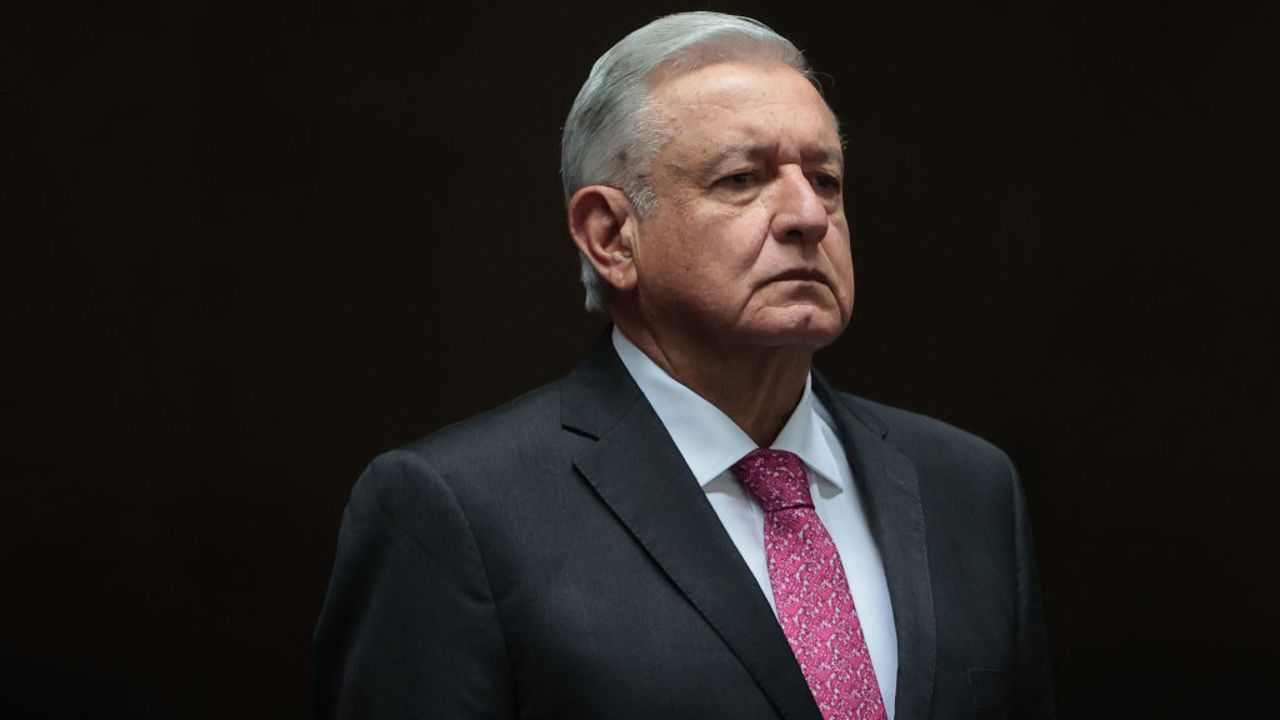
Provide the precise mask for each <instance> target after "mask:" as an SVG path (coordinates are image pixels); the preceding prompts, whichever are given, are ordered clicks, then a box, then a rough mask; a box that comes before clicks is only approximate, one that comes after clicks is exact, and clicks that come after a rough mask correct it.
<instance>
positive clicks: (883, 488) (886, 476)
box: [814, 372, 937, 718]
mask: <svg viewBox="0 0 1280 720" xmlns="http://www.w3.org/2000/svg"><path fill="white" fill-rule="evenodd" d="M814 390H815V392H816V393H817V394H818V397H819V399H821V400H822V402H823V404H824V405H826V407H827V408H828V409H829V410H830V411H831V414H832V417H833V418H834V420H835V422H836V432H837V433H839V435H840V441H841V442H842V443H843V444H844V447H845V454H846V455H848V457H849V464H850V466H851V467H852V469H853V476H854V481H855V482H856V483H857V485H858V489H859V492H861V493H862V496H863V498H864V504H865V507H866V508H867V514H868V515H869V520H870V524H871V533H872V536H873V537H875V540H876V545H877V547H878V548H879V550H880V558H881V560H882V561H883V562H884V573H885V579H886V581H887V582H888V584H889V599H890V602H891V603H892V604H893V615H894V625H895V626H896V628H897V638H898V695H897V705H896V713H895V717H898V718H923V717H928V716H929V710H930V704H931V701H932V698H933V682H934V668H935V665H936V663H937V625H936V619H935V617H934V609H933V589H932V586H931V583H930V574H929V557H928V553H927V547H926V542H925V528H924V511H923V507H922V505H921V502H920V486H919V482H918V479H917V477H916V471H915V465H914V464H913V463H912V462H911V461H910V460H909V459H907V458H906V457H905V456H903V455H902V454H901V453H900V452H898V451H897V450H896V449H894V448H893V447H892V446H891V445H889V444H888V443H887V442H885V436H886V435H887V434H888V430H887V428H886V427H885V426H884V424H883V423H881V422H880V421H879V419H878V418H876V417H875V416H874V415H871V414H870V413H869V412H867V411H865V410H864V409H862V408H859V407H857V406H855V405H853V404H852V402H850V401H848V400H845V399H843V398H842V397H841V396H840V395H838V394H837V393H836V392H835V391H834V390H833V389H832V388H831V386H830V385H829V384H827V382H826V380H825V379H824V378H822V376H821V375H819V374H818V373H817V372H815V373H814Z"/></svg>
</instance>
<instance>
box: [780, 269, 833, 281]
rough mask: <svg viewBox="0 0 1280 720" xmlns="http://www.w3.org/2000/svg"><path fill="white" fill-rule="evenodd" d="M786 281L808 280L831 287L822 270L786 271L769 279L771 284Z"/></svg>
mask: <svg viewBox="0 0 1280 720" xmlns="http://www.w3.org/2000/svg"><path fill="white" fill-rule="evenodd" d="M784 280H807V281H809V282H820V283H822V284H824V285H830V284H831V283H829V282H827V276H826V275H825V274H823V272H822V271H821V270H816V269H813V268H795V269H793V270H786V271H784V272H780V273H778V274H777V275H774V276H773V277H771V278H769V282H781V281H784Z"/></svg>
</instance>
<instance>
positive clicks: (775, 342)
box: [634, 63, 853, 350]
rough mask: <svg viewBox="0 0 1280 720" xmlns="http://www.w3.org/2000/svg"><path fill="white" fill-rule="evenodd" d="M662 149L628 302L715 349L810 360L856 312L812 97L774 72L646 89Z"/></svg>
mask: <svg viewBox="0 0 1280 720" xmlns="http://www.w3.org/2000/svg"><path fill="white" fill-rule="evenodd" d="M652 97H653V99H654V101H655V102H656V103H657V112H658V113H659V115H660V116H662V117H663V118H664V119H665V120H666V122H667V132H668V135H667V140H666V142H665V144H664V145H663V146H662V148H661V149H660V150H659V152H658V154H657V155H656V157H655V158H654V159H653V163H652V166H651V168H650V170H651V175H652V182H653V186H654V190H655V192H656V194H657V198H658V202H657V206H656V207H655V208H654V210H653V211H652V212H651V213H650V214H649V215H647V216H646V217H644V218H642V219H641V220H640V221H639V223H638V226H637V228H638V233H637V239H636V242H635V247H634V256H635V264H636V273H637V282H638V294H637V302H638V303H639V307H640V310H641V312H642V313H643V314H644V315H645V316H646V319H647V321H648V322H649V324H650V326H651V327H653V328H654V330H655V331H656V332H658V333H662V332H679V333H681V334H683V335H686V336H688V337H693V338H696V339H697V341H698V342H701V343H710V344H711V346H712V347H713V348H715V349H717V350H732V349H746V347H748V346H749V347H754V348H765V347H794V348H804V349H810V350H812V349H817V348H819V347H822V346H823V345H826V344H828V343H830V342H831V341H832V340H834V339H835V338H836V337H837V336H839V334H840V333H841V332H842V331H843V330H844V328H845V326H846V325H847V324H848V322H849V316H850V313H851V312H852V310H853V262H852V260H851V258H850V253H849V225H848V222H847V221H846V220H845V216H844V202H843V196H842V182H843V176H844V166H843V157H842V153H841V148H840V139H839V135H838V133H837V132H836V128H835V123H834V121H833V119H832V117H831V113H830V111H829V110H828V109H827V106H826V103H824V102H823V100H822V97H821V96H820V95H819V94H818V92H817V91H816V90H815V89H814V87H813V86H812V85H811V84H809V82H808V81H807V80H806V79H805V78H804V77H802V76H801V75H800V74H799V73H797V72H796V71H794V70H792V69H790V68H787V67H785V66H781V65H753V64H738V63H721V64H716V65H711V66H709V67H704V68H701V69H699V70H696V71H693V72H689V73H685V74H681V75H678V76H676V77H674V78H670V79H666V80H664V81H661V82H660V83H659V84H658V85H657V86H656V87H654V88H653V91H652Z"/></svg>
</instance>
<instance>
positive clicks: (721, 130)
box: [649, 62, 843, 161]
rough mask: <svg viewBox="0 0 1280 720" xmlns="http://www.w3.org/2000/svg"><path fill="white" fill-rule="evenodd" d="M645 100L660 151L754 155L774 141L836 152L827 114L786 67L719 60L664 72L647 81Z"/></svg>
mask: <svg viewBox="0 0 1280 720" xmlns="http://www.w3.org/2000/svg"><path fill="white" fill-rule="evenodd" d="M649 104H650V110H651V116H652V118H651V119H652V121H653V122H654V123H655V124H656V125H657V126H658V127H656V128H655V129H658V130H661V131H662V134H663V135H664V141H663V144H662V151H660V152H661V154H663V155H670V154H671V153H675V154H678V155H685V154H688V153H694V154H697V155H725V154H730V153H737V154H747V153H748V152H749V151H752V152H755V153H759V152H760V151H762V150H763V149H767V148H768V147H769V145H770V144H771V143H775V142H778V143H787V144H791V145H795V147H794V148H790V149H792V150H794V151H795V152H798V153H803V154H804V155H805V156H806V157H810V156H814V157H817V156H821V157H822V158H825V159H828V160H832V161H838V160H839V159H840V158H841V157H842V156H843V153H842V148H841V141H840V133H839V128H838V125H837V123H836V118H835V114H834V113H833V112H832V110H831V108H830V106H828V105H827V103H826V100H825V99H823V97H822V95H821V93H819V92H818V90H817V89H816V88H815V87H814V86H813V84H812V83H810V82H809V80H808V78H806V77H805V76H804V75H802V74H801V73H799V72H797V71H796V70H794V69H793V68H791V67H790V66H787V65H782V64H777V63H774V64H760V63H742V62H726V63H717V64H714V65H707V66H703V67H699V68H696V69H694V70H688V71H685V72H681V73H668V74H666V75H665V76H663V77H660V78H659V79H658V81H657V82H656V83H654V84H652V85H651V89H650V98H649Z"/></svg>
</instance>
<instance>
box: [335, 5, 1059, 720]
mask: <svg viewBox="0 0 1280 720" xmlns="http://www.w3.org/2000/svg"><path fill="white" fill-rule="evenodd" d="M810 78H811V75H810V72H809V70H808V67H807V66H806V65H805V62H804V59H803V57H802V56H801V55H800V53H799V51H798V50H796V49H795V47H794V46H793V45H792V44H791V43H790V42H789V41H787V40H785V39H783V38H781V37H780V36H778V35H776V34H775V33H773V32H772V31H771V30H769V29H768V28H766V27H764V26H762V25H760V24H759V23H756V22H755V21H751V20H747V19H744V18H736V17H732V16H725V15H719V14H715V13H686V14H680V15H673V16H668V17H665V18H662V19H660V20H657V21H655V22H654V23H651V24H650V25H648V26H646V27H644V28H641V29H640V30H637V31H636V32H634V33H632V34H631V35H629V36H628V37H627V38H625V39H624V40H622V41H621V42H620V43H619V44H618V45H616V46H615V47H614V48H612V49H611V50H609V51H608V52H607V53H605V55H604V56H602V57H601V59H600V60H599V61H598V62H597V63H596V65H595V67H594V68H593V70H592V72H591V76H590V77H589V78H588V80H587V82H586V84H585V85H584V86H583V89H582V91H581V93H580V94H579V96H578V99H577V100H576V101H575V103H574V107H573V109H572V111H571V112H570V116H569V119H568V122H567V123H566V127H565V134H564V139H563V145H564V158H563V159H564V167H563V174H564V182H565V189H566V195H567V197H568V219H569V229H570V233H571V235H572V236H573V239H574V241H575V243H576V244H577V247H578V249H579V251H580V252H581V254H582V257H583V268H584V283H585V284H586V286H587V289H588V305H589V306H591V307H594V308H596V309H602V310H607V312H608V313H609V315H610V317H611V318H612V320H613V323H614V327H613V329H612V332H611V333H610V337H609V338H608V339H607V341H606V342H605V343H603V344H602V346H601V347H600V348H599V349H598V351H597V352H596V353H595V354H594V355H593V356H592V357H591V358H589V359H588V360H587V361H586V362H585V363H583V364H582V365H581V366H580V367H578V368H577V369H576V370H575V371H573V372H572V373H571V374H570V375H568V376H567V377H565V378H563V379H561V380H559V381H557V382H554V383H552V384H550V385H548V386H545V387H543V388H541V389H539V390H536V391H534V392H532V393H530V394H528V395H526V396H524V397H522V398H520V399H518V400H516V401H514V402H512V403H510V404H508V405H506V406H505V407H502V408H499V409H498V410H495V411H492V412H490V413H487V414H485V415H482V416H480V417H478V418H474V419H472V420H469V421H467V422H464V423H460V424H458V425H454V426H452V427H449V428H446V429H444V430H442V431H440V432H438V433H436V434H434V435H432V436H431V437H428V438H426V439H425V440H422V441H419V442H418V443H415V444H413V445H411V446H409V447H407V448H404V449H401V450H397V451H394V452H391V453H388V454H386V455H383V456H382V457H380V458H378V459H377V460H376V461H375V462H374V463H373V465H372V466H371V467H370V468H369V470H368V471H367V472H366V473H365V475H364V476H363V477H362V478H361V480H360V482H359V483H358V484H357V486H356V488H355V490H354V491H353V494H352V498H351V503H350V505H349V506H348V508H347V512H346V515H345V517H344V521H343V528H342V533H341V536H340V539H339V546H338V556H337V561H336V565H335V569H334V575H333V581H332V584H331V586H330V589H329V594H328V598H327V600H326V603H325V607H324V611H323V613H322V616H321V619H320V624H319V627H318V628H317V631H316V661H317V704H318V711H319V714H320V716H321V717H343V718H392V717H395V718H400V717H424V718H425V717H433V718H434V717H441V718H445V717H447V718H473V717H474V718H515V717H521V718H637V719H639V718H662V719H664V720H670V719H673V718H691V719H692V718H719V717H724V718H735V719H740V718H787V719H789V720H798V719H801V718H804V719H806V720H817V718H823V717H825V718H828V719H831V718H895V717H896V718H899V719H901V720H905V719H907V718H975V717H1036V718H1042V717H1050V716H1051V715H1052V697H1051V690H1050V685H1049V676H1048V668H1047V662H1046V650H1045V641H1044V632H1043V628H1042V625H1041V617H1040V604H1039V598H1038V591H1037V586H1036V583H1037V580H1036V569H1035V562H1034V556H1033V553H1032V548H1031V540H1030V533H1029V528H1028V526H1027V519H1026V515H1025V509H1024V506H1023V501H1022V498H1021V495H1020V490H1019V486H1018V480H1017V477H1016V474H1015V473H1014V470H1013V468H1012V466H1011V464H1010V463H1009V460H1008V459H1007V457H1006V456H1005V455H1004V454H1003V453H1001V452H1000V451H999V450H997V449H996V448H994V447H992V446H991V445H989V444H987V443H985V442H983V441H982V440H979V439H977V438H975V437H973V436H970V435H967V434H965V433H963V432H961V431H959V430H956V429H954V428H952V427H949V426H947V425H944V424H942V423H939V422H937V421H933V420H929V419H926V418H923V417H920V416H917V415H913V414H910V413H907V412H904V411H901V410H896V409H892V408H889V407H886V406H883V405H878V404H875V403H872V402H869V401H866V400H862V399H858V398H855V397H853V396H850V395H845V394H842V393H838V392H836V391H835V390H833V389H832V388H831V387H830V386H829V385H827V383H826V382H825V381H823V379H822V378H821V377H820V376H819V375H817V374H815V373H813V372H812V371H811V369H810V362H811V359H812V356H813V353H814V351H815V350H817V349H818V348H821V347H822V346H824V345H827V344H828V343H830V342H832V341H833V340H835V339H836V337H837V336H839V334H840V333H841V332H842V331H843V330H844V328H845V326H846V325H847V323H848V322H849V317H850V313H851V311H852V307H853V267H852V262H851V259H850V250H849V229H848V223H847V221H846V219H845V214H844V208H843V200H842V194H841V187H842V182H843V178H844V173H845V169H844V166H843V160H842V153H841V143H840V138H839V133H838V130H837V126H836V122H835V119H834V117H833V115H832V113H831V111H830V109H829V108H828V106H827V105H826V103H825V101H824V100H823V99H822V97H821V95H820V94H819V92H818V90H817V89H816V88H815V86H814V84H813V83H812V82H811V81H810Z"/></svg>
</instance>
